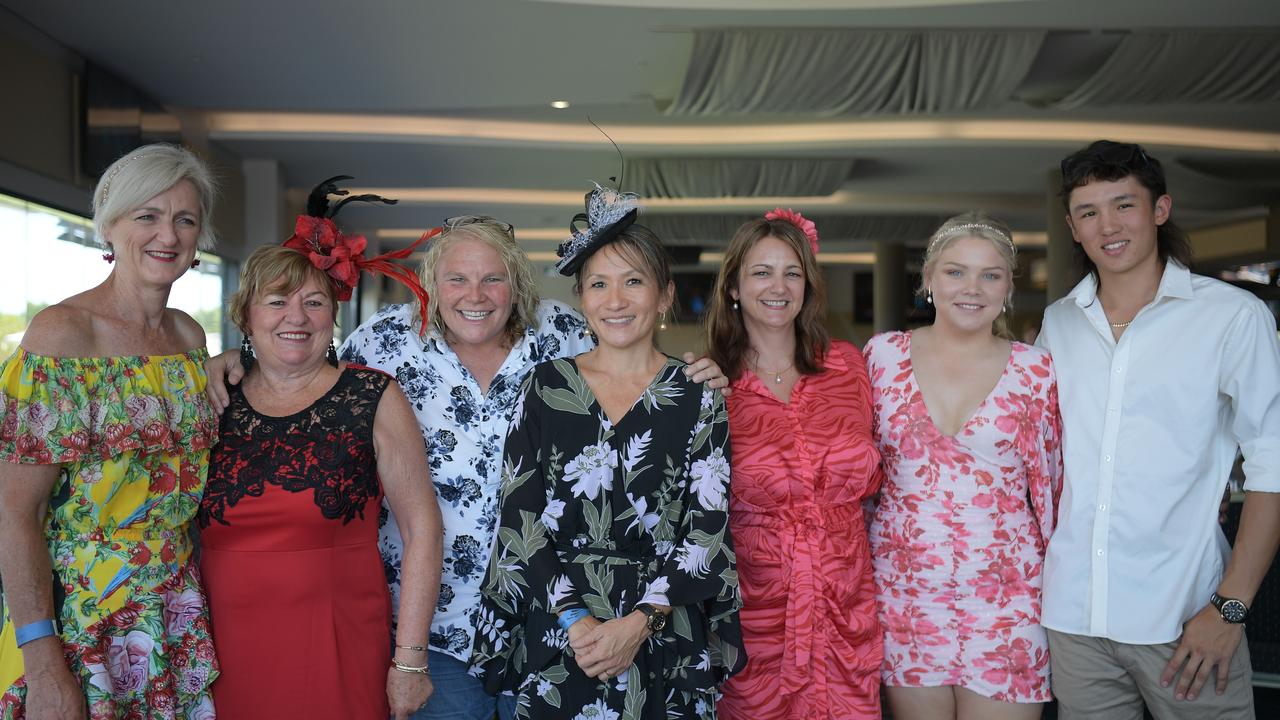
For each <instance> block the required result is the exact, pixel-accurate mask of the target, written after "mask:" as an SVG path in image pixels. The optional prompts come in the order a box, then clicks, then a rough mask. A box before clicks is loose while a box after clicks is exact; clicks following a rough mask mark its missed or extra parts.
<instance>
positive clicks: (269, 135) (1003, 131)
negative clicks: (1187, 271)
mask: <svg viewBox="0 0 1280 720" xmlns="http://www.w3.org/2000/svg"><path fill="white" fill-rule="evenodd" d="M204 118H205V124H206V127H207V128H208V132H209V137H210V138H211V139H214V140H315V141H331V140H338V139H342V140H351V141H364V140H367V141H380V142H387V141H392V142H396V141H400V142H422V141H423V140H424V139H434V140H438V141H440V142H446V143H447V142H469V143H475V142H501V143H528V144H531V145H553V146H555V145H560V146H587V147H597V146H598V145H599V143H600V137H599V134H598V133H597V132H596V131H595V129H594V128H592V127H591V126H590V125H587V124H586V123H552V122H528V121H521V120H487V119H482V118H470V117H433V116H421V115H413V116H410V115H358V114H338V113H262V112H210V113H207V114H205V116H204ZM609 135H610V136H612V137H613V139H614V140H615V141H616V142H618V143H619V144H620V145H630V146H632V147H698V148H703V147H717V148H735V147H740V148H751V149H754V150H757V151H763V150H768V149H783V148H796V147H807V148H823V147H834V148H849V147H857V146H883V145H897V144H900V145H920V144H933V143H937V142H945V143H948V144H953V145H979V146H981V145H992V144H1026V143H1038V144H1056V145H1062V146H1064V147H1065V148H1073V147H1076V146H1080V145H1084V144H1086V143H1088V142H1091V141H1092V140H1096V139H1097V138H1100V137H1108V138H1114V139H1116V140H1121V141H1126V142H1138V143H1142V144H1144V145H1150V146H1155V147H1161V146H1164V147H1185V148H1203V149H1210V150H1233V151H1243V152H1280V133H1274V132H1258V131H1251V130H1231V129H1225V128H1212V127H1192V126H1185V125H1158V124H1145V123H1104V122H1096V121H1082V120H992V119H970V120H926V119H919V120H915V119H912V120H854V121H843V122H804V123H767V124H766V123H756V124H721V125H610V126H609Z"/></svg>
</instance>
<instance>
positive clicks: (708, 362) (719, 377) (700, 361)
mask: <svg viewBox="0 0 1280 720" xmlns="http://www.w3.org/2000/svg"><path fill="white" fill-rule="evenodd" d="M680 359H682V360H684V361H685V362H686V363H688V365H689V366H688V367H686V368H685V369H684V374H685V376H686V377H688V378H689V379H690V380H692V381H694V382H696V383H706V384H707V385H708V386H710V387H711V388H712V389H713V390H719V391H720V393H721V394H722V395H724V396H725V397H729V395H731V394H732V393H733V390H732V389H731V388H730V387H729V378H728V377H726V376H725V374H724V371H723V370H721V369H720V366H719V365H717V364H716V361H715V360H712V359H711V358H710V357H703V358H699V357H697V356H696V355H694V354H693V353H691V352H687V353H685V354H684V355H683V356H682V357H681V358H680Z"/></svg>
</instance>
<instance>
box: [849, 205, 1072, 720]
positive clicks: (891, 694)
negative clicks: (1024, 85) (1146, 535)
mask: <svg viewBox="0 0 1280 720" xmlns="http://www.w3.org/2000/svg"><path fill="white" fill-rule="evenodd" d="M1013 272H1014V247H1013V242H1012V239H1011V236H1010V234H1009V229H1008V228H1007V227H1005V226H1004V225H1003V224H1001V223H999V222H997V221H996V220H993V219H991V218H989V217H986V216H985V215H982V214H979V213H967V214H965V215H959V216H957V217H955V218H952V219H950V220H948V221H947V222H946V223H944V224H943V225H942V227H941V228H939V229H938V231H937V232H936V233H934V235H933V237H932V238H931V240H930V242H929V246H928V250H927V251H926V254H925V261H924V271H923V286H922V288H921V291H922V293H924V294H925V295H926V297H927V299H928V301H929V302H930V303H932V304H933V306H934V308H935V309H936V310H937V318H936V319H935V320H934V322H933V324H932V325H929V326H927V327H923V328H918V329H916V330H914V331H912V332H891V333H884V334H881V335H877V336H876V337H874V338H872V339H871V342H869V343H868V344H867V348H866V355H867V367H868V370H869V371H870V373H871V385H872V388H873V392H874V401H875V413H876V439H877V442H878V443H879V446H880V453H881V454H882V455H883V457H884V469H885V480H884V486H883V488H882V489H881V492H880V500H879V505H878V508H877V510H876V513H875V520H874V522H873V523H872V526H871V547H872V554H873V556H874V558H875V571H876V583H877V585H878V587H879V601H880V610H881V622H882V623H883V625H884V633H885V635H884V652H885V667H884V682H885V686H886V694H887V695H888V699H889V706H890V709H891V710H892V712H893V717H894V718H895V720H916V719H920V720H925V719H927V720H945V719H946V718H961V719H963V718H982V719H983V720H987V719H988V718H990V719H991V720H1021V719H1023V718H1025V719H1027V720H1030V719H1031V718H1038V717H1040V713H1041V709H1042V703H1044V702H1045V701H1047V700H1049V698H1050V695H1049V646H1048V641H1047V638H1046V637H1045V631H1044V629H1043V628H1042V627H1041V626H1040V588H1041V582H1042V575H1041V568H1042V567H1043V563H1044V550H1045V546H1046V543H1047V541H1048V538H1049V534H1050V533H1051V532H1052V531H1053V521H1054V506H1055V501H1056V497H1057V494H1058V491H1059V489H1060V487H1061V484H1060V483H1061V477H1062V459H1061V454H1060V446H1059V440H1058V438H1059V424H1060V421H1059V417H1058V400H1057V389H1056V385H1055V383H1054V374H1053V365H1052V363H1051V362H1050V359H1049V354H1048V353H1047V352H1046V351H1044V350H1041V349H1039V348H1036V347H1032V346H1030V345H1024V344H1023V343H1020V342H1010V341H1009V340H1007V339H1006V338H1005V336H1006V335H1007V331H1005V330H1004V327H1003V321H1004V314H1005V312H1006V310H1007V308H1008V302H1009V299H1010V298H1011V297H1012V293H1013Z"/></svg>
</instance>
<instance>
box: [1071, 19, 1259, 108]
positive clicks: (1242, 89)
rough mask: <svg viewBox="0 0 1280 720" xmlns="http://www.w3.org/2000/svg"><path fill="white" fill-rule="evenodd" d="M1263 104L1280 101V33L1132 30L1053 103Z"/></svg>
mask: <svg viewBox="0 0 1280 720" xmlns="http://www.w3.org/2000/svg"><path fill="white" fill-rule="evenodd" d="M1268 102H1280V33H1276V32H1259V33H1249V32H1230V33H1225V32H1202V31H1196V32H1134V33H1130V34H1129V35H1127V36H1126V37H1125V38H1124V39H1123V40H1121V41H1120V44H1119V45H1118V46H1117V47H1116V49H1115V51H1114V52H1113V53H1112V54H1111V56H1110V57H1109V58H1107V61H1106V62H1105V63H1103V65H1102V67H1100V68H1098V71H1097V72H1095V73H1094V74H1093V76H1092V77H1090V78H1089V79H1088V80H1086V81H1085V82H1083V83H1081V84H1080V86H1079V87H1077V88H1076V89H1075V90H1074V91H1072V92H1071V93H1069V94H1068V95H1067V96H1065V97H1064V98H1062V99H1061V100H1059V101H1058V102H1056V103H1054V104H1053V107H1056V108H1061V109H1071V108H1080V107H1098V106H1105V105H1158V104H1175V103H1176V104H1190V103H1195V104H1230V105H1236V104H1248V103H1268Z"/></svg>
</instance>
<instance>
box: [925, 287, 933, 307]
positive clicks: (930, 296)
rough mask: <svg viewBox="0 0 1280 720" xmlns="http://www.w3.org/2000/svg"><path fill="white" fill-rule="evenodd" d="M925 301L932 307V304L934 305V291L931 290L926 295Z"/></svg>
mask: <svg viewBox="0 0 1280 720" xmlns="http://www.w3.org/2000/svg"><path fill="white" fill-rule="evenodd" d="M924 301H925V302H927V303H929V304H930V305H932V304H933V291H932V290H930V291H929V292H927V293H925V296H924Z"/></svg>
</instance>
